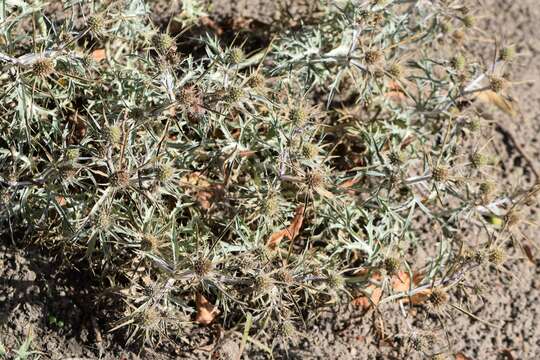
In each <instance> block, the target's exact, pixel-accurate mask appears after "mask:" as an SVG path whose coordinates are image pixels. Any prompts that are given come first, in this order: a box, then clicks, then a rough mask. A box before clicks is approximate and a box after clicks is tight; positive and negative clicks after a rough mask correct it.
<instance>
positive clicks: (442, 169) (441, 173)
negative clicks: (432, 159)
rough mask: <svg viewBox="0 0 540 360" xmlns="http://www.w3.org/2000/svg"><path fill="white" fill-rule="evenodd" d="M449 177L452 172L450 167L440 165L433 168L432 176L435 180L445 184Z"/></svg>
mask: <svg viewBox="0 0 540 360" xmlns="http://www.w3.org/2000/svg"><path fill="white" fill-rule="evenodd" d="M449 175H450V171H449V169H448V167H446V166H444V165H438V166H436V167H435V168H433V170H432V174H431V176H432V178H433V180H435V181H437V182H444V181H446V180H448V177H449Z"/></svg>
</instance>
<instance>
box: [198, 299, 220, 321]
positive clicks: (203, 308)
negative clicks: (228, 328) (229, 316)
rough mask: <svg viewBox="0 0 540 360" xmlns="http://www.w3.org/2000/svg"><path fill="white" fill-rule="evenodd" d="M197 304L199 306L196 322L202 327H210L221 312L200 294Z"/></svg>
mask: <svg viewBox="0 0 540 360" xmlns="http://www.w3.org/2000/svg"><path fill="white" fill-rule="evenodd" d="M195 302H196V304H197V316H196V317H195V321H196V322H198V323H199V324H202V325H208V324H210V323H211V322H212V321H214V319H215V318H216V316H217V315H218V314H219V310H218V309H217V308H216V307H215V306H214V305H212V304H211V303H210V302H209V301H208V300H207V299H206V298H205V297H204V296H203V295H201V294H200V293H198V294H197V295H196V298H195Z"/></svg>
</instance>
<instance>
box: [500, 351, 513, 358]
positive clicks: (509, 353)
mask: <svg viewBox="0 0 540 360" xmlns="http://www.w3.org/2000/svg"><path fill="white" fill-rule="evenodd" d="M501 354H503V355H504V356H505V357H506V359H507V360H514V359H515V357H514V355H512V352H511V351H510V350H508V349H503V350H501Z"/></svg>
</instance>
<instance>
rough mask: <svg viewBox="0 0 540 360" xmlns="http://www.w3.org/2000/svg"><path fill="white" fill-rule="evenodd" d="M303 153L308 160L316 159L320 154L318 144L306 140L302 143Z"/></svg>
mask: <svg viewBox="0 0 540 360" xmlns="http://www.w3.org/2000/svg"><path fill="white" fill-rule="evenodd" d="M302 155H303V156H304V158H306V159H308V160H314V159H316V158H317V156H319V147H318V146H317V145H316V144H312V143H308V142H306V143H304V144H303V145H302Z"/></svg>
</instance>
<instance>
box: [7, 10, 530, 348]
mask: <svg viewBox="0 0 540 360" xmlns="http://www.w3.org/2000/svg"><path fill="white" fill-rule="evenodd" d="M189 3H190V4H191V5H190V6H195V5H193V4H192V2H189ZM64 4H65V10H64V11H65V12H66V14H67V16H66V17H65V20H64V21H63V22H55V21H54V19H50V18H48V17H47V16H46V15H45V13H44V12H43V10H42V9H41V8H39V7H37V8H36V7H35V6H33V7H29V6H23V5H18V2H16V3H10V2H8V3H6V4H5V5H4V6H6V7H7V8H8V10H9V11H8V12H7V15H6V16H5V17H4V18H3V24H2V26H1V33H0V36H1V39H2V45H1V46H0V50H1V51H0V52H1V54H0V56H1V66H2V75H1V77H0V87H1V88H2V94H3V95H2V100H1V104H0V106H1V107H2V117H1V120H0V129H1V132H2V138H1V139H0V169H1V174H0V184H1V188H0V189H1V190H0V191H1V196H2V197H1V198H2V203H1V207H0V221H1V222H2V226H1V227H0V228H1V229H2V231H3V233H4V235H6V236H10V237H11V238H12V239H13V240H14V241H21V239H23V238H30V239H33V240H34V241H35V242H37V243H39V244H41V245H42V246H43V247H45V248H48V249H58V250H57V251H61V252H62V254H63V255H66V256H67V257H68V258H70V257H72V258H75V257H79V256H85V259H86V260H87V261H88V264H89V268H90V269H92V271H94V273H95V274H96V276H99V277H100V278H101V279H103V280H102V283H103V286H104V287H110V288H111V289H122V290H121V291H115V293H116V294H115V296H121V297H122V298H123V300H124V303H125V304H127V305H126V306H125V308H123V309H119V310H118V312H117V318H116V319H114V323H111V324H110V326H111V328H112V329H115V330H123V331H127V333H128V334H129V340H130V341H131V340H132V341H146V342H155V341H157V340H158V339H160V338H161V337H162V336H164V335H165V334H167V336H168V338H172V339H174V338H175V337H182V336H185V335H186V334H187V333H189V331H190V329H191V328H192V327H193V326H198V325H201V324H203V325H204V324H210V323H212V322H220V323H221V324H223V326H225V327H227V328H235V327H237V328H239V329H244V327H245V326H246V327H251V333H252V334H255V333H256V332H260V331H263V332H272V331H275V332H278V333H279V332H280V331H283V329H284V328H286V329H287V332H288V333H289V332H290V333H295V334H296V333H297V332H301V330H302V327H303V324H305V323H306V322H308V321H309V320H310V319H311V317H312V316H313V315H314V314H316V313H317V309H319V308H321V307H324V306H329V305H332V304H334V303H336V302H340V301H350V300H351V299H352V298H355V299H357V300H358V301H359V302H360V303H363V304H364V305H366V306H374V305H379V304H383V303H387V302H392V301H396V300H405V299H409V300H412V301H411V304H410V305H411V306H413V305H415V304H425V305H426V308H427V311H435V312H437V314H444V312H445V311H449V309H451V308H450V307H448V304H450V303H451V302H452V298H451V290H452V289H453V288H455V287H456V286H458V285H459V284H461V283H462V281H464V280H465V276H466V274H467V273H468V272H469V271H471V270H473V269H474V268H476V267H478V266H489V264H490V262H491V264H494V265H496V266H502V264H503V262H504V259H505V258H506V257H505V253H504V248H505V246H506V245H507V241H508V239H509V238H510V236H509V234H510V233H511V232H512V231H514V229H515V224H516V221H514V220H512V223H510V221H509V220H508V221H507V219H510V217H509V216H510V215H511V214H517V210H518V209H519V208H520V207H521V206H522V205H524V204H525V203H527V202H528V200H530V198H531V197H532V196H533V195H534V193H535V191H536V190H537V189H533V190H530V191H520V192H518V193H516V194H507V193H501V192H500V189H496V188H495V186H494V183H493V181H492V180H491V179H489V175H488V174H487V172H486V171H484V170H485V169H486V167H489V166H491V165H492V164H490V162H489V161H488V159H489V154H488V151H487V150H485V149H486V147H485V146H484V144H478V143H477V141H478V139H479V138H481V137H478V136H476V135H475V132H477V131H481V130H480V127H481V126H480V125H478V124H482V123H483V121H482V119H481V115H480V114H478V113H477V112H476V111H475V110H474V108H473V107H472V106H471V105H470V104H471V101H472V100H473V99H474V98H475V97H476V95H478V94H479V93H482V92H486V91H492V92H493V93H496V94H494V95H493V94H492V96H499V98H500V99H502V100H504V99H505V98H504V92H505V88H506V86H505V84H506V81H505V80H504V79H503V78H502V77H499V75H496V74H493V73H492V68H491V66H489V67H487V68H486V67H485V66H483V65H481V64H480V62H478V61H476V60H475V58H474V55H473V54H470V53H469V52H468V50H467V47H466V46H465V45H464V44H466V42H467V39H468V37H469V36H471V34H473V33H474V31H475V21H474V17H472V16H470V15H464V14H463V11H462V9H463V8H462V6H461V4H460V2H459V1H442V0H441V1H430V2H416V1H412V2H402V1H392V0H386V1H355V0H341V1H328V2H326V1H321V4H320V9H322V11H321V12H318V13H317V14H313V15H312V16H313V18H312V19H306V22H305V25H304V26H302V27H299V28H297V29H294V30H284V31H281V32H280V33H277V34H275V36H274V38H273V40H272V41H271V42H270V43H269V45H268V46H267V47H264V48H261V49H255V51H251V50H252V49H243V48H242V45H241V43H240V42H239V41H238V39H235V40H234V41H232V42H226V41H225V40H223V39H220V38H218V37H216V36H214V35H211V34H205V35H200V36H199V35H198V37H197V39H196V40H193V38H187V36H188V35H186V34H188V33H189V32H181V33H178V34H169V33H167V31H166V30H161V29H157V27H156V26H155V24H152V23H150V21H149V17H148V15H149V14H148V8H147V6H146V5H145V4H144V2H143V1H139V0H125V1H118V2H114V3H113V4H111V5H110V6H105V5H103V6H100V5H99V4H95V5H96V6H95V7H94V8H93V10H91V11H90V10H89V9H86V8H84V7H80V5H79V4H78V2H70V1H67V2H64ZM194 8H196V9H198V11H196V12H185V13H184V15H185V16H184V17H183V18H182V19H183V20H182V21H183V22H184V25H185V26H186V27H188V26H191V25H190V24H193V23H196V21H197V19H196V18H193V16H194V15H193V16H191V15H190V16H188V15H189V14H203V13H204V12H203V11H202V10H200V7H194ZM75 9H78V10H84V11H88V12H87V13H84V21H82V22H80V21H79V22H77V21H74V19H75V17H72V16H69V14H71V13H72V12H74V11H75ZM190 9H191V8H190ZM186 14H187V15H186ZM186 16H187V18H186ZM308 20H310V21H308ZM24 23H26V24H30V25H33V28H34V30H35V31H34V32H33V33H32V32H29V33H27V32H25V31H22V24H24ZM190 34H191V33H190ZM190 36H192V35H190ZM187 41H190V43H193V42H195V43H196V44H198V45H197V46H199V47H201V48H203V49H204V53H195V52H194V53H190V52H189V51H188V49H186V48H184V47H183V46H182V44H183V43H184V42H187ZM450 48H452V49H455V48H458V49H459V52H455V51H453V52H450V51H448V50H449V49H450ZM513 56H514V53H513V52H511V51H510V50H509V48H506V50H504V52H501V53H500V54H499V55H498V58H499V60H498V64H499V65H500V64H502V65H504V62H505V61H510V59H511V58H512V57H513ZM484 83H485V86H484V85H482V84H484ZM490 94H491V93H490ZM502 100H500V101H502ZM472 124H475V125H476V126H472ZM484 125H486V124H484ZM486 126H487V125H486ZM471 147H475V148H476V149H478V152H474V153H473V155H472V156H471V155H470V154H471V152H468V150H467V149H470V148H471ZM503 204H504V205H505V206H502V205H503ZM419 217H424V218H427V219H428V222H427V225H425V226H427V231H428V234H429V235H428V236H427V238H426V237H425V236H424V237H422V236H421V232H420V231H419V228H418V226H417V224H416V221H417V220H418V219H419ZM512 219H514V217H512ZM465 226H473V227H478V229H479V230H480V231H486V232H487V233H488V234H489V237H488V238H489V239H490V240H489V243H485V244H481V246H482V249H480V248H478V249H480V250H478V249H477V251H481V252H482V254H484V255H485V256H484V257H481V256H480V255H482V254H480V253H478V254H476V255H478V256H475V254H472V253H471V254H469V253H466V247H467V245H468V244H474V241H473V240H467V239H463V238H461V237H459V236H457V235H458V234H459V233H460V232H461V229H462V228H463V227H465ZM418 247H424V248H426V249H431V250H432V253H431V255H430V256H431V257H429V258H427V259H426V261H425V262H424V263H421V264H418V263H413V262H411V261H412V259H413V258H414V254H415V253H416V249H418ZM53 251H55V250H53ZM483 259H485V260H486V261H483ZM89 271H90V270H89ZM396 281H397V284H396ZM415 296H416V298H415ZM415 299H417V300H418V301H417V302H416V303H415V301H414V300H415ZM422 299H424V300H422ZM361 300H363V302H362V301H361ZM441 316H442V315H441ZM280 329H281V330H280ZM254 336H256V335H254Z"/></svg>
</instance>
